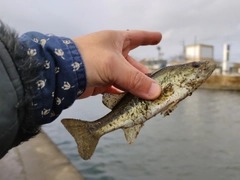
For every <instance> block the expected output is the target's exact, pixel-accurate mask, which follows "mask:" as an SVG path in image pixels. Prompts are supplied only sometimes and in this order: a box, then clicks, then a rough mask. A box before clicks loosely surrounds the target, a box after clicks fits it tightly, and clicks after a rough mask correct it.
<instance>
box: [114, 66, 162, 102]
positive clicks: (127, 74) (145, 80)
mask: <svg viewBox="0 0 240 180" xmlns="http://www.w3.org/2000/svg"><path fill="white" fill-rule="evenodd" d="M119 70H121V71H119ZM114 74H115V77H116V80H115V82H114V83H115V84H116V86H118V87H119V88H121V89H123V90H125V91H129V92H130V93H132V94H134V95H135V96H138V97H140V98H143V99H146V100H153V99H156V98H157V97H159V95H160V92H161V88H160V86H159V84H158V83H157V82H156V81H154V80H153V79H151V78H150V77H148V76H146V75H145V74H144V73H142V72H141V71H139V70H137V69H136V68H134V67H133V66H129V64H128V65H127V67H125V71H124V72H123V69H120V68H118V70H117V71H115V72H114Z"/></svg>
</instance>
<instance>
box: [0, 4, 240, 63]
mask: <svg viewBox="0 0 240 180" xmlns="http://www.w3.org/2000/svg"><path fill="white" fill-rule="evenodd" d="M239 7H240V0H228V1H226V0H167V1H166V0H147V1H146V0H85V1H83V0H41V1H36V0H21V1H13V0H12V1H11V0H9V1H7V0H0V19H1V20H2V21H3V22H5V23H7V24H8V25H9V26H10V27H12V28H14V29H16V30H17V31H18V32H19V34H20V35H21V34H23V33H24V32H27V31H39V32H42V33H53V34H55V35H59V36H66V37H70V38H73V37H77V36H82V35H85V34H88V33H92V32H96V31H100V30H105V29H113V30H126V29H129V30H131V29H132V30H133V29H139V30H148V31H159V32H161V33H162V34H163V38H162V41H161V42H160V43H159V44H158V45H157V46H160V47H161V51H162V53H163V58H164V59H168V60H170V59H171V58H172V57H174V56H178V55H181V54H182V53H183V47H184V45H192V44H194V43H197V44H207V45H213V46H214V59H215V60H217V61H222V58H223V44H225V43H227V44H230V61H231V62H239V63H240V10H239ZM157 46H144V47H140V48H137V49H136V50H133V51H132V52H131V53H130V55H131V56H133V57H134V58H135V59H137V60H141V59H144V58H157V57H158V51H157Z"/></svg>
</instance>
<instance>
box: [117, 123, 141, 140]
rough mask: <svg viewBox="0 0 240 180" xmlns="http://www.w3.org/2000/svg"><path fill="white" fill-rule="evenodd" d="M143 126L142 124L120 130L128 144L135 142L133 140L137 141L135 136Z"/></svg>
mask: <svg viewBox="0 0 240 180" xmlns="http://www.w3.org/2000/svg"><path fill="white" fill-rule="evenodd" d="M143 125H144V124H138V125H135V126H132V127H128V128H122V129H123V131H124V134H125V137H126V140H127V142H128V144H132V143H133V142H134V141H135V139H137V136H138V134H139V132H140V130H141V128H142V127H143Z"/></svg>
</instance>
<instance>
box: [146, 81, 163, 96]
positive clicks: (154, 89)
mask: <svg viewBox="0 0 240 180" xmlns="http://www.w3.org/2000/svg"><path fill="white" fill-rule="evenodd" d="M160 91H161V88H160V86H159V84H157V83H152V85H151V87H150V89H149V91H148V96H149V98H150V99H156V98H157V97H158V96H159V95H160Z"/></svg>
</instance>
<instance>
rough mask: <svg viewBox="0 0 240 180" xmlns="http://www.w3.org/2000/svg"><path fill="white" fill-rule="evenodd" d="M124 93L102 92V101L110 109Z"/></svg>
mask: <svg viewBox="0 0 240 180" xmlns="http://www.w3.org/2000/svg"><path fill="white" fill-rule="evenodd" d="M125 94H126V93H121V94H111V93H104V94H103V96H102V103H103V104H104V105H105V106H106V107H108V108H109V109H112V108H113V107H114V106H115V105H116V104H117V103H118V102H119V101H120V100H121V99H122V98H123V96H124V95H125Z"/></svg>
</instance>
